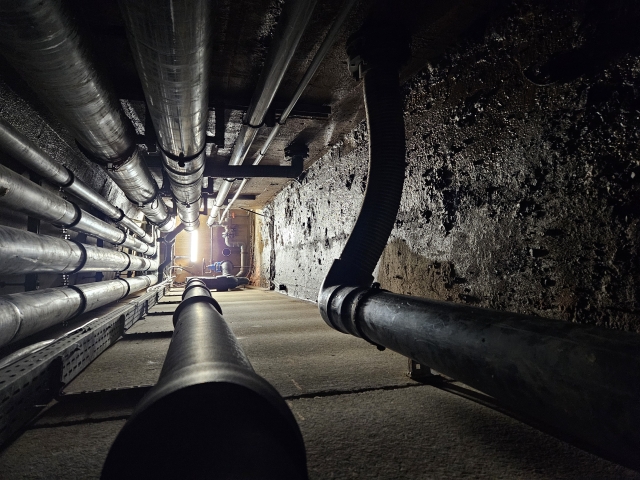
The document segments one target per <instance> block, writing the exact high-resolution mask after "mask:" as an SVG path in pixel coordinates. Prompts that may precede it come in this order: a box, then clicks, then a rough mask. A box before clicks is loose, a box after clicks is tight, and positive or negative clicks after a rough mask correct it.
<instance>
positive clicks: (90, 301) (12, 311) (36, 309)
mask: <svg viewBox="0 0 640 480" xmlns="http://www.w3.org/2000/svg"><path fill="white" fill-rule="evenodd" d="M157 281H158V277H157V276H156V275H143V276H139V277H133V278H120V279H118V280H110V281H106V282H96V283H85V284H82V285H75V286H73V287H59V288H46V289H44V290H34V291H32V292H25V293H14V294H11V295H4V296H0V347H2V346H4V345H7V344H9V343H12V342H15V341H17V340H21V339H23V338H26V337H28V336H29V335H33V334H34V333H37V332H40V331H42V330H44V329H45V328H48V327H51V326H53V325H57V324H59V323H62V322H64V321H66V320H69V319H71V318H74V317H76V316H78V315H80V314H82V313H85V312H89V311H91V310H95V309H96V308H99V307H103V306H105V305H108V304H110V303H112V302H115V301H117V300H120V299H121V298H124V297H126V296H127V295H129V294H130V293H134V292H137V291H139V290H142V289H145V288H148V287H150V286H151V285H154V284H155V283H156V282H157Z"/></svg>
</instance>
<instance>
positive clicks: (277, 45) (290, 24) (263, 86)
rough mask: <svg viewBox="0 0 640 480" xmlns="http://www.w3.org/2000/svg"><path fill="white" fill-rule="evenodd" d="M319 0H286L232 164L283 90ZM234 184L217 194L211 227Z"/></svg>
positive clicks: (244, 153) (243, 152) (240, 159)
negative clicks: (285, 77)
mask: <svg viewBox="0 0 640 480" xmlns="http://www.w3.org/2000/svg"><path fill="white" fill-rule="evenodd" d="M316 1H317V0H287V2H285V5H284V7H283V10H282V14H281V16H280V22H279V25H278V30H277V33H276V37H275V38H274V39H273V43H272V45H271V47H270V50H269V56H268V57H267V61H266V62H265V65H264V67H263V69H262V74H261V75H260V78H259V80H258V85H257V86H256V89H255V91H254V92H253V97H252V98H251V103H250V104H249V108H248V109H247V113H246V114H245V116H244V121H243V123H244V125H242V127H241V128H240V132H239V133H238V138H237V139H236V143H235V145H234V147H233V151H232V152H231V159H230V160H229V165H241V164H242V162H244V159H245V157H246V156H247V153H248V152H249V148H251V145H252V144H253V140H254V139H255V138H256V135H257V133H258V129H259V128H260V127H261V126H262V123H263V122H264V117H265V115H266V114H267V110H269V107H270V106H271V102H272V101H273V98H274V97H275V95H276V92H277V91H278V87H280V83H281V82H282V78H283V77H284V74H285V72H286V71H287V68H288V67H289V63H291V58H292V57H293V54H294V53H295V51H296V48H297V47H298V44H299V43H300V39H301V38H302V34H303V33H304V31H305V29H306V28H307V24H308V23H309V19H310V18H311V14H312V13H313V9H314V7H315V6H316ZM232 184H233V181H230V180H225V181H224V182H222V186H221V187H220V190H219V191H218V194H217V195H216V200H215V202H214V205H213V207H212V208H211V213H210V214H209V218H208V219H207V225H209V226H211V225H213V224H214V223H215V221H216V216H217V215H218V212H219V211H220V208H221V207H222V205H223V204H224V201H225V200H226V199H227V195H228V194H229V190H230V189H231V185H232Z"/></svg>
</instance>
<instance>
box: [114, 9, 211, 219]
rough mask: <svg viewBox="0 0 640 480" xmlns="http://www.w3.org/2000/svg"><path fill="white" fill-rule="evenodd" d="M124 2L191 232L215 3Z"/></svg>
mask: <svg viewBox="0 0 640 480" xmlns="http://www.w3.org/2000/svg"><path fill="white" fill-rule="evenodd" d="M119 3H120V8H121V10H122V15H123V17H124V21H125V24H126V27H127V35H128V37H129V43H130V45H131V49H132V51H133V56H134V58H135V61H136V66H137V68H138V73H139V74H140V79H141V81H142V87H143V89H144V93H145V97H146V99H147V105H148V107H149V114H150V115H151V120H152V121H153V125H154V127H155V130H156V132H157V135H158V142H159V144H160V148H161V150H162V161H163V164H164V167H165V169H166V171H167V174H168V176H169V180H170V182H171V190H172V192H173V195H174V197H175V200H176V202H177V212H178V216H179V217H180V220H181V221H182V222H183V223H184V224H185V229H186V230H187V231H192V230H195V229H196V228H198V226H199V224H200V219H199V216H200V213H199V212H200V204H201V198H202V174H203V172H204V166H205V151H204V150H205V140H206V128H207V117H208V112H209V98H208V86H209V57H210V54H211V52H210V47H209V44H210V29H209V24H210V3H211V2H209V1H208V0H182V1H170V0H164V1H157V2H140V1H138V0H120V2H119Z"/></svg>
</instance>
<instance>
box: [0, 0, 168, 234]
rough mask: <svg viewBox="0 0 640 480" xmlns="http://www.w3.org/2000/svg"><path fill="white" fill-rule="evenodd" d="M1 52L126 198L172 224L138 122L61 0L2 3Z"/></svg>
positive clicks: (163, 226)
mask: <svg viewBox="0 0 640 480" xmlns="http://www.w3.org/2000/svg"><path fill="white" fill-rule="evenodd" d="M0 45H1V46H2V47H3V49H2V51H3V55H4V56H5V57H6V58H7V60H9V62H10V63H11V65H12V66H13V67H14V68H15V69H16V70H17V71H18V73H19V74H20V75H21V76H22V78H23V79H24V80H25V81H26V82H27V83H28V84H29V86H30V87H31V88H32V89H33V90H34V91H35V92H36V93H37V94H38V96H39V97H40V99H41V100H42V102H43V103H44V104H45V105H47V107H49V109H50V110H51V111H52V112H53V113H54V114H55V115H56V116H57V117H58V118H59V119H60V120H61V121H62V123H63V124H64V125H65V126H66V127H67V128H68V129H69V130H70V131H71V133H72V134H73V136H74V137H75V138H76V140H77V141H78V144H79V145H80V146H81V147H82V148H83V149H84V150H85V151H86V152H87V153H88V156H89V157H90V158H91V159H92V160H94V161H96V162H98V163H100V164H102V165H104V166H106V167H107V173H108V174H109V176H110V177H111V178H112V179H113V181H114V182H115V183H116V184H117V185H118V186H119V187H120V188H121V189H122V191H123V192H124V193H125V195H126V196H127V198H128V199H129V200H131V201H132V202H133V203H135V204H137V205H139V206H140V209H141V210H142V212H143V213H144V214H145V215H146V217H147V218H148V219H149V221H151V222H152V223H154V224H156V225H158V226H159V227H160V228H161V229H162V230H163V231H170V230H171V229H172V228H173V223H172V219H171V217H170V216H169V214H168V212H167V208H166V206H165V204H164V202H162V200H160V198H159V196H158V186H157V185H156V182H155V180H154V179H153V177H152V176H151V173H150V172H149V169H148V168H147V166H146V164H145V163H144V160H143V159H142V157H141V155H140V152H139V151H138V148H137V146H136V144H135V132H134V130H133V126H132V125H131V123H130V122H129V121H128V119H127V118H126V116H125V114H124V111H123V110H122V107H121V105H120V104H119V102H118V99H117V98H116V96H115V94H114V93H113V91H112V90H111V89H110V88H109V86H108V85H107V84H106V82H105V81H104V80H103V79H101V78H100V77H99V76H98V73H97V69H96V67H95V65H94V64H93V62H92V61H91V58H90V53H89V49H88V46H87V45H86V43H85V42H84V41H83V39H82V38H81V36H80V33H79V30H78V27H77V25H75V24H74V22H73V20H72V17H71V15H70V13H69V12H68V11H67V9H66V7H65V6H64V4H63V2H62V0H21V1H19V2H16V1H13V0H0Z"/></svg>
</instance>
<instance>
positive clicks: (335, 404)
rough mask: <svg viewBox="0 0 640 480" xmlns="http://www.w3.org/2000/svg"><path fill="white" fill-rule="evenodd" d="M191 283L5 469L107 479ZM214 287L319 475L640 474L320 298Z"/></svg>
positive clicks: (60, 405)
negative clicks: (346, 317) (404, 349)
mask: <svg viewBox="0 0 640 480" xmlns="http://www.w3.org/2000/svg"><path fill="white" fill-rule="evenodd" d="M180 294H181V290H179V289H173V290H171V291H169V292H168V295H166V296H164V297H163V298H162V299H161V301H160V303H159V304H158V305H156V306H155V307H153V308H152V309H150V311H149V315H148V316H147V317H146V318H144V319H142V320H140V321H138V322H137V323H136V324H135V325H134V326H133V327H132V328H130V329H129V330H128V331H127V332H126V334H125V336H124V337H123V338H122V339H121V340H120V341H118V342H117V343H115V344H114V345H113V346H112V347H111V348H109V349H108V350H107V351H106V352H105V353H103V354H102V355H101V356H100V357H98V359H97V360H95V361H94V362H93V363H92V364H91V365H90V366H89V367H88V368H87V369H86V370H85V371H84V372H82V373H81V374H80V375H79V376H78V377H77V378H76V379H75V380H74V381H73V382H72V383H70V384H69V385H68V386H67V387H66V388H65V389H64V395H63V396H62V397H61V398H60V400H59V401H57V402H53V403H52V405H50V406H49V408H48V409H47V410H45V412H44V414H43V415H41V416H40V418H39V419H38V420H37V421H35V422H34V423H33V424H32V425H31V426H30V427H29V428H28V429H26V430H25V431H24V432H23V433H22V434H21V435H20V436H19V437H18V438H17V439H15V440H14V441H13V443H11V444H10V445H8V446H7V447H6V448H5V449H4V450H3V451H2V452H1V453H0V477H1V478H3V479H18V478H20V479H23V478H49V479H50V478H98V477H99V475H100V471H101V468H102V463H103V461H104V459H105V457H106V454H107V451H108V449H109V447H110V445H111V442H112V441H113V439H114V438H115V436H116V435H117V433H118V431H119V430H120V428H122V426H123V424H124V422H125V420H126V418H127V416H128V415H129V414H130V413H131V411H132V409H133V407H134V406H135V404H136V402H137V401H139V399H140V398H141V397H142V395H144V393H145V392H146V391H147V390H148V388H149V386H150V385H153V384H154V383H155V382H156V380H157V378H158V375H159V373H160V369H161V367H162V363H163V360H164V356H165V354H166V351H167V348H168V346H169V342H170V341H171V332H172V330H173V326H172V322H171V314H172V313H173V311H174V309H175V308H176V306H177V305H178V303H179V301H180ZM214 297H215V298H216V299H217V300H218V301H219V303H220V305H221V306H222V309H223V312H224V318H225V319H226V321H227V322H228V323H229V324H230V326H231V328H232V329H233V331H234V333H235V334H236V335H237V337H238V339H239V341H240V343H241V344H242V346H243V348H244V349H245V351H246V353H247V355H248V356H249V358H250V360H251V362H252V364H253V366H254V368H255V370H256V372H257V373H258V374H260V375H262V376H263V377H264V378H266V379H267V380H268V381H269V382H271V384H272V385H273V386H274V387H275V388H276V389H277V390H278V391H279V392H280V393H281V394H282V395H283V396H284V397H285V399H286V400H287V403H288V405H289V407H290V408H291V409H292V411H293V413H294V415H295V417H296V419H297V421H298V423H299V425H300V428H301V430H302V434H303V436H304V439H305V443H306V448H307V458H308V464H309V473H310V478H311V479H329V478H333V479H346V478H380V479H392V478H410V479H419V478H447V477H451V478H465V477H473V478H531V479H535V478H551V477H552V478H576V479H577V478H580V479H582V478H638V479H640V473H638V472H635V471H632V470H629V469H626V468H623V467H621V466H619V465H616V464H614V463H611V462H609V461H607V460H604V459H602V458H599V457H597V456H595V455H592V454H590V453H587V452H585V451H582V450H580V449H578V448H576V447H574V446H571V445H569V444H567V443H565V442H563V441H561V440H558V439H556V438H554V437H552V436H550V435H547V434H545V433H542V432H541V431H539V430H536V429H534V428H532V427H530V426H528V425H526V424H524V423H521V422H519V421H517V420H515V419H513V418H511V417H509V416H507V415H504V414H503V413H500V412H499V411H497V410H495V409H492V408H489V407H487V406H484V405H482V404H480V403H478V402H476V401H472V400H470V399H468V398H464V397H462V396H460V395H457V394H454V393H451V392H450V391H447V390H444V389H443V388H440V387H439V386H432V385H425V384H421V383H418V382H415V381H413V380H411V379H409V378H408V377H407V376H406V369H407V360H406V359H405V358H404V357H402V356H400V355H398V354H395V353H393V352H389V351H384V352H379V351H378V350H377V349H376V348H375V347H374V346H372V345H369V344H368V343H366V342H364V341H362V340H359V339H356V338H354V337H351V336H347V335H343V334H341V333H338V332H336V331H334V330H332V329H330V328H329V327H327V326H326V325H325V324H324V322H323V321H322V319H321V318H320V315H319V313H318V309H317V306H316V305H314V304H312V303H308V302H303V301H300V300H295V299H292V298H289V297H287V296H284V295H282V294H279V293H276V292H270V291H265V290H262V289H255V288H248V289H245V290H238V291H231V292H220V293H217V292H214ZM448 385H449V387H450V388H457V389H461V390H460V391H466V392H467V393H468V394H470V395H473V394H474V392H472V391H471V390H468V389H465V387H464V386H460V385H456V384H453V383H449V384H448ZM449 387H447V388H449Z"/></svg>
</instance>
